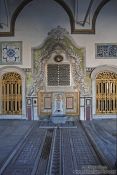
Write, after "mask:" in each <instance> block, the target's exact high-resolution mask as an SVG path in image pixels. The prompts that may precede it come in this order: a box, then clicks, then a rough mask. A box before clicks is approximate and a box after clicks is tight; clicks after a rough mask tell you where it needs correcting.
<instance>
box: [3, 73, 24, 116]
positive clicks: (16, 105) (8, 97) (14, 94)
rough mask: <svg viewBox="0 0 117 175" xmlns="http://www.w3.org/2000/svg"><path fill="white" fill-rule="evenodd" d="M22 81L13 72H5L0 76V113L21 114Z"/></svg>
mask: <svg viewBox="0 0 117 175" xmlns="http://www.w3.org/2000/svg"><path fill="white" fill-rule="evenodd" d="M21 111H22V81H21V76H20V75H19V74H17V73H15V72H10V73H6V74H4V75H3V77H2V113H3V114H21Z"/></svg>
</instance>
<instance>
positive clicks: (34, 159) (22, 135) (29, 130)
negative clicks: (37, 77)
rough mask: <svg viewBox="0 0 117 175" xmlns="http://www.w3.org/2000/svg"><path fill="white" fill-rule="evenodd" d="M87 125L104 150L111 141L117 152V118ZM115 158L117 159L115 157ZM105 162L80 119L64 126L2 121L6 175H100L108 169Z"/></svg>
mask: <svg viewBox="0 0 117 175" xmlns="http://www.w3.org/2000/svg"><path fill="white" fill-rule="evenodd" d="M83 125H84V126H85V128H86V129H87V132H90V134H91V135H92V137H93V138H95V139H94V141H96V142H97V141H98V142H97V143H98V144H97V146H98V147H100V148H101V150H102V152H103V149H104V148H105V147H106V145H107V142H108V144H110V145H111V147H110V149H112V150H111V154H112V153H113V154H114V151H115V149H114V146H115V145H116V142H115V140H116V136H113V132H114V133H115V131H116V125H115V121H111V120H110V121H106V120H105V121H102V122H101V123H100V122H99V121H93V122H83ZM112 128H113V129H112ZM106 130H107V131H106ZM98 131H99V132H98ZM92 133H93V134H92ZM110 135H111V136H110ZM99 136H101V138H100V139H99ZM105 143H106V145H104V144H105ZM110 145H109V146H110ZM106 149H108V146H107V148H106ZM104 154H105V153H104ZM111 158H112V159H113V162H114V161H115V160H114V159H115V157H114V156H112V157H111ZM107 159H110V156H109V157H107ZM102 163H103V162H102V160H100V158H99V157H98V155H97V153H96V152H95V150H94V149H93V147H92V144H91V143H90V141H89V139H88V137H87V136H86V134H85V132H84V129H83V128H82V125H81V124H80V123H79V122H78V121H77V122H69V123H66V124H62V125H53V124H52V123H50V122H41V123H40V122H31V121H20V120H1V121H0V174H2V175H73V174H79V175H80V174H85V175H86V174H89V172H91V173H90V174H96V171H97V170H98V171H101V172H100V173H99V174H102V170H104V168H105V171H106V165H103V164H102ZM92 171H93V172H94V173H92Z"/></svg>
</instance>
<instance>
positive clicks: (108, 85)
mask: <svg viewBox="0 0 117 175" xmlns="http://www.w3.org/2000/svg"><path fill="white" fill-rule="evenodd" d="M96 113H97V114H116V113H117V74H115V73H113V72H101V73H99V74H98V75H97V77H96Z"/></svg>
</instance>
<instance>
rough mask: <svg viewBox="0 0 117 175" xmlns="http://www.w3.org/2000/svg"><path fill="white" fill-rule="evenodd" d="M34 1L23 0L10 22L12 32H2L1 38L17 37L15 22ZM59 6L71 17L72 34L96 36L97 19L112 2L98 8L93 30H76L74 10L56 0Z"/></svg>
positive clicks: (107, 0)
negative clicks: (102, 10)
mask: <svg viewBox="0 0 117 175" xmlns="http://www.w3.org/2000/svg"><path fill="white" fill-rule="evenodd" d="M31 1H33V0H23V1H22V2H21V4H20V5H19V6H18V7H17V8H16V10H15V11H14V13H13V15H12V17H11V21H10V31H9V32H0V37H8V36H14V35H15V22H16V20H17V17H18V15H19V14H20V12H21V11H22V10H23V9H24V7H25V6H26V5H27V4H29V3H30V2H31ZM54 1H56V2H57V3H58V4H60V5H61V6H62V7H63V8H64V10H65V11H66V13H67V15H68V16H69V20H70V26H71V34H95V25H96V19H97V16H98V14H99V12H100V11H101V9H102V8H103V7H104V5H105V4H107V3H108V2H109V1H111V0H102V1H101V2H100V4H99V5H98V6H97V8H96V10H95V12H94V15H93V18H92V28H91V29H76V28H75V19H74V15H73V12H72V10H71V9H70V7H69V6H68V4H67V3H66V2H65V1H63V0H54Z"/></svg>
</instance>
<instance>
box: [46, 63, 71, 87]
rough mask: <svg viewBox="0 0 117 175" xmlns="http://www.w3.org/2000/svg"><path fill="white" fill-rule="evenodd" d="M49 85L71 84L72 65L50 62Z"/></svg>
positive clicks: (48, 67) (48, 69)
mask: <svg viewBox="0 0 117 175" xmlns="http://www.w3.org/2000/svg"><path fill="white" fill-rule="evenodd" d="M47 81H48V86H70V65H69V64H49V65H48V66H47Z"/></svg>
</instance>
